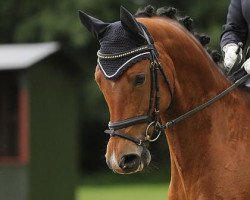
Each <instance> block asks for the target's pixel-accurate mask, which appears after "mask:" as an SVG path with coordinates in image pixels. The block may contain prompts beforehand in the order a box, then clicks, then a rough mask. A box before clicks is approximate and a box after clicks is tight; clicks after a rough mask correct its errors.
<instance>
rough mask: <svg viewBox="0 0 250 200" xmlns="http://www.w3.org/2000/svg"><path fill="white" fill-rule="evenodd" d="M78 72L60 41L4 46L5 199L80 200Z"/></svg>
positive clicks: (1, 195)
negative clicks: (78, 170)
mask: <svg viewBox="0 0 250 200" xmlns="http://www.w3.org/2000/svg"><path fill="white" fill-rule="evenodd" d="M79 71H80V69H78V68H77V67H76V65H75V64H74V62H73V61H72V60H71V59H70V58H69V57H67V56H65V55H64V54H63V52H62V51H61V49H60V46H59V44H58V43H56V42H50V43H38V44H10V45H0V199H2V200H55V199H60V200H73V199H75V198H74V193H75V187H76V178H77V155H76V154H77V135H78V130H79V115H78V110H79V93H80V75H79V74H80V73H79Z"/></svg>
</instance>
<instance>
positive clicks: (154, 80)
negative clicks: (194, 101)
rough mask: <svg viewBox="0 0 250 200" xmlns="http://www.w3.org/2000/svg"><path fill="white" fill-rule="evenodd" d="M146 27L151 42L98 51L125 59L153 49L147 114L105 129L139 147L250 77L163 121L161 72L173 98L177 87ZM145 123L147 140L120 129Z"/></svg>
mask: <svg viewBox="0 0 250 200" xmlns="http://www.w3.org/2000/svg"><path fill="white" fill-rule="evenodd" d="M144 28H145V27H144V26H143V28H142V30H143V34H144V37H145V39H146V40H147V43H148V44H147V45H143V46H140V47H138V48H136V49H133V50H131V51H127V52H122V53H116V54H103V53H101V52H99V51H98V52H97V56H98V58H100V59H107V60H114V59H119V58H123V57H126V56H130V55H133V54H139V53H142V52H150V78H151V85H150V101H149V109H148V113H147V114H146V115H141V116H136V117H132V118H128V119H124V120H120V121H116V122H109V124H108V127H109V129H108V130H105V131H104V132H105V133H107V134H109V135H110V136H111V137H120V138H123V139H126V140H129V141H131V142H133V143H135V144H136V145H138V146H146V145H147V144H148V143H149V142H155V141H156V140H157V139H158V138H159V136H160V134H161V132H163V131H164V130H165V129H167V128H169V127H170V126H173V125H175V124H177V123H179V122H180V121H182V120H184V119H186V118H188V117H190V116H192V115H194V114H195V113H197V112H199V111H201V110H203V109H205V108H207V107H208V106H210V105H211V104H213V103H214V102H216V101H218V100H219V99H221V98H222V97H224V96H225V95H227V94H228V93H229V92H231V91H232V90H234V89H235V88H237V87H238V86H239V85H241V84H242V83H243V82H244V81H246V80H247V79H248V78H249V77H250V75H249V74H247V75H245V76H243V77H242V78H241V79H239V80H238V81H236V82H235V83H234V84H233V85H231V86H230V87H228V88H227V89H225V90H224V91H222V92H221V93H219V94H218V95H216V96H215V97H213V98H211V99H210V100H208V101H207V102H206V103H204V104H201V105H200V106H197V107H196V108H194V109H192V110H190V111H188V112H186V113H184V114H183V115H180V116H179V117H177V118H175V119H173V120H170V121H168V122H167V123H166V124H162V123H161V121H160V116H159V112H160V110H159V107H160V95H159V77H158V71H159V72H160V73H161V75H162V76H163V78H164V81H165V83H166V85H167V86H168V88H169V91H170V95H171V99H173V93H174V89H173V86H171V84H170V81H169V78H168V77H167V75H166V74H165V73H164V71H163V68H162V66H161V64H160V63H159V61H158V52H157V50H156V48H155V46H154V41H153V40H152V37H150V35H148V34H149V33H146V31H145V30H144ZM143 123H148V126H147V128H146V130H145V134H144V138H143V139H139V138H135V137H132V136H130V135H128V134H125V133H122V132H121V131H120V129H123V128H127V127H130V126H133V125H137V124H143ZM151 127H152V128H153V132H152V134H150V133H149V130H150V129H151ZM153 135H156V137H155V138H151V136H153Z"/></svg>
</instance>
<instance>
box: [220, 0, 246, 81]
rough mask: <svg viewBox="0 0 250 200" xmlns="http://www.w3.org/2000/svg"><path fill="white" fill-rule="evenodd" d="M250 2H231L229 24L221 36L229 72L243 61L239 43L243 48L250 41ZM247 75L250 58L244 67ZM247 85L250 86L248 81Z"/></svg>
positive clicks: (243, 0) (242, 0)
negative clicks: (237, 62) (238, 61)
mask: <svg viewBox="0 0 250 200" xmlns="http://www.w3.org/2000/svg"><path fill="white" fill-rule="evenodd" d="M249 11H250V1H246V0H231V3H230V5H229V9H228V14H227V22H226V24H225V25H224V26H223V32H222V35H221V48H222V51H223V52H224V53H225V56H224V65H225V67H226V69H227V70H230V69H232V67H233V66H234V64H235V63H236V61H237V59H238V58H239V60H241V59H242V49H241V48H240V51H239V53H238V54H237V53H236V52H237V49H238V43H239V42H242V43H243V47H244V46H245V45H246V42H247V40H250V12H249ZM242 67H243V70H245V74H246V73H248V74H250V58H248V59H247V60H246V61H245V62H244V63H243V65H242ZM248 82H249V83H247V85H248V84H249V85H250V81H248Z"/></svg>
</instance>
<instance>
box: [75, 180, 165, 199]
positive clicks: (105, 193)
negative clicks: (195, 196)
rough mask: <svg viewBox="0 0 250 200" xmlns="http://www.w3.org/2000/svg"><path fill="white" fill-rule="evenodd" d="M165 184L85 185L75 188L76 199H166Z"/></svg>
mask: <svg viewBox="0 0 250 200" xmlns="http://www.w3.org/2000/svg"><path fill="white" fill-rule="evenodd" d="M167 188H168V185H167V184H163V183H161V184H138V185H137V184H124V185H107V186H105V185H103V186H87V185H82V186H80V187H79V188H78V189H77V192H76V200H134V199H136V200H166V199H167Z"/></svg>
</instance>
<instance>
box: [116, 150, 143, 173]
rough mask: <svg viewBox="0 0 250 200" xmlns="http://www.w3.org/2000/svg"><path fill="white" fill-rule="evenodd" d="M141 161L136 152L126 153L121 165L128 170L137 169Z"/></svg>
mask: <svg viewBox="0 0 250 200" xmlns="http://www.w3.org/2000/svg"><path fill="white" fill-rule="evenodd" d="M140 163H141V158H140V157H139V156H138V155H136V154H128V155H124V156H123V157H122V158H121V160H120V162H119V167H120V168H121V169H123V170H124V171H126V172H133V171H136V170H137V169H138V167H139V165H140Z"/></svg>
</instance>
